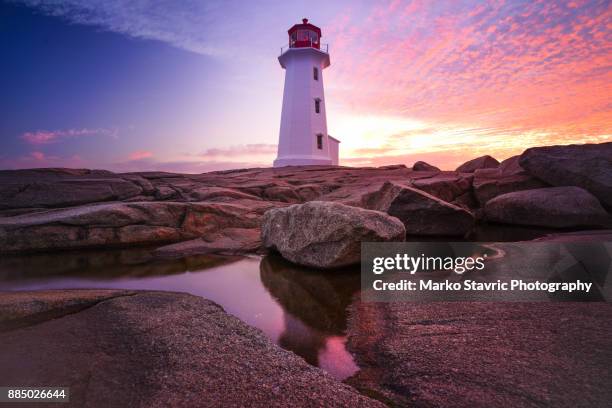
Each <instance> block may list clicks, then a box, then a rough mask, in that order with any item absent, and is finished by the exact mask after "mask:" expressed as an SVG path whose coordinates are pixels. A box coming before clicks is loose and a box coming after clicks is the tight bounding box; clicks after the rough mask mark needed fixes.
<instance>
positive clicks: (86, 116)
mask: <svg viewBox="0 0 612 408" xmlns="http://www.w3.org/2000/svg"><path fill="white" fill-rule="evenodd" d="M304 17H307V18H309V19H310V22H311V23H313V24H315V25H317V26H319V27H321V29H322V32H323V37H322V42H323V43H328V44H329V53H330V58H331V66H330V67H329V68H327V69H326V70H325V71H324V72H323V76H324V80H325V99H326V107H327V115H328V117H327V121H328V130H329V134H330V135H333V136H334V137H336V138H338V139H340V140H341V141H342V143H341V147H340V164H342V165H348V166H382V165H389V164H399V163H403V164H406V165H408V166H410V165H412V163H414V162H415V161H417V160H425V161H427V162H429V163H432V164H434V165H437V166H439V167H441V168H443V169H454V168H455V167H456V166H457V165H459V164H461V163H462V162H464V161H466V160H468V159H471V158H473V157H476V156H478V155H482V154H491V155H493V156H494V157H496V158H497V159H499V160H502V159H505V158H507V157H510V156H512V155H515V154H520V153H521V152H522V151H523V150H524V149H525V148H527V147H531V146H538V145H551V144H569V143H598V142H604V141H611V140H612V3H610V2H609V0H593V1H553V0H545V1H541V0H529V1H520V0H513V1H509V0H506V1H489V2H484V1H460V0H448V1H445V0H440V1H424V0H423V1H421V0H412V1H397V0H392V1H370V0H368V1H360V0H350V1H333V2H331V1H316V0H309V1H287V0H286V1H268V0H261V1H248V2H247V1H231V0H226V1H215V0H199V1H196V0H161V1H147V0H105V1H103V2H101V1H97V0H45V1H42V0H19V1H2V0H0V51H1V52H2V58H0V68H1V69H0V90H1V92H0V169H14V168H30V167H78V168H98V169H101V168H104V169H109V170H113V171H119V172H123V171H145V170H163V171H176V172H189V173H199V172H204V171H212V170H222V169H231V168H243V167H261V166H266V167H267V166H270V165H271V163H272V160H273V159H274V158H275V155H276V143H277V142H278V131H279V125H280V111H281V105H282V89H283V81H284V71H283V70H282V68H281V67H280V65H279V63H278V59H277V58H278V55H279V53H280V47H281V46H282V45H284V44H286V43H287V29H288V28H289V27H291V26H292V25H293V24H295V23H299V22H300V21H301V19H302V18H304Z"/></svg>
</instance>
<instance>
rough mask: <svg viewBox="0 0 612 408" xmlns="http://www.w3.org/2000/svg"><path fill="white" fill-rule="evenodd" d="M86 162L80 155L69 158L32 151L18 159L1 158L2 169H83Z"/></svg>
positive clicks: (0, 166) (0, 165)
mask: <svg viewBox="0 0 612 408" xmlns="http://www.w3.org/2000/svg"><path fill="white" fill-rule="evenodd" d="M83 166H84V161H83V160H82V159H81V157H80V156H79V155H72V156H68V157H61V156H54V155H48V154H46V153H44V152H41V151H32V152H30V153H28V154H26V155H23V156H18V157H6V156H5V157H0V168H1V169H30V168H41V167H72V168H75V167H83Z"/></svg>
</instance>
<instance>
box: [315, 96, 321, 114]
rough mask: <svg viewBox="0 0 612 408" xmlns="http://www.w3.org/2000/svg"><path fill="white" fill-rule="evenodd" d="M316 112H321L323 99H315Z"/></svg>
mask: <svg viewBox="0 0 612 408" xmlns="http://www.w3.org/2000/svg"><path fill="white" fill-rule="evenodd" d="M315 112H316V113H321V100H320V99H315Z"/></svg>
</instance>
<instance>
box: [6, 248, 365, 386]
mask: <svg viewBox="0 0 612 408" xmlns="http://www.w3.org/2000/svg"><path fill="white" fill-rule="evenodd" d="M359 287H360V280H359V270H358V269H354V270H345V271H333V272H318V271H313V270H310V269H303V268H299V267H296V266H294V265H292V264H289V263H287V262H285V261H284V260H282V259H281V258H280V257H278V256H276V255H270V256H266V257H263V258H262V257H258V256H252V257H220V256H192V257H187V258H183V259H176V260H153V259H152V258H151V256H150V252H149V251H148V250H146V249H134V250H114V251H80V252H62V253H55V254H36V255H27V256H10V257H2V259H0V291H22V290H45V289H74V288H109V289H111V288H113V289H115V288H120V289H137V290H161V291H175V292H187V293H191V294H193V295H197V296H202V297H204V298H207V299H210V300H212V301H214V302H216V303H218V304H220V305H221V306H223V308H224V309H225V310H226V311H227V312H228V313H231V314H233V315H234V316H237V317H238V318H240V319H241V320H243V321H244V322H246V323H248V324H250V325H252V326H254V327H257V328H259V329H261V330H262V331H263V332H264V333H265V334H266V335H267V336H268V337H269V338H270V339H271V340H272V341H274V342H275V343H276V344H278V345H280V346H281V347H283V348H285V349H287V350H291V351H293V352H294V353H296V354H298V355H300V356H301V357H302V358H304V359H305V360H306V361H307V362H308V363H310V364H312V365H315V366H318V367H321V368H322V369H324V370H326V371H327V372H329V373H330V374H331V375H333V376H334V377H336V378H338V379H345V378H347V377H349V376H351V375H352V374H354V373H355V372H356V371H357V370H358V369H359V368H358V367H357V365H356V364H355V362H354V360H353V357H352V355H351V354H350V353H349V352H348V351H347V350H346V347H345V343H346V322H347V311H346V310H347V307H348V305H349V304H350V303H351V301H352V299H353V296H357V295H358V291H359Z"/></svg>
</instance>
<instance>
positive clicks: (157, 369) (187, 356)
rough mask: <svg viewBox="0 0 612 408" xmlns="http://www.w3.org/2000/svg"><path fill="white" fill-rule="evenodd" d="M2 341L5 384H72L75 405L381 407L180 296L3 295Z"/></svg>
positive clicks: (215, 309)
mask: <svg viewBox="0 0 612 408" xmlns="http://www.w3.org/2000/svg"><path fill="white" fill-rule="evenodd" d="M0 344H2V348H1V349H0V367H2V370H0V383H2V384H19V385H20V386H23V387H39V386H40V385H41V384H59V385H64V386H70V403H69V404H67V405H69V406H75V407H124V406H130V407H150V408H155V407H194V408H197V407H243V406H245V405H248V406H252V407H287V406H309V405H313V403H316V404H320V405H326V406H337V407H341V406H351V407H353V406H355V407H383V406H384V405H383V404H382V403H380V402H378V401H375V400H372V399H370V398H367V397H364V396H362V395H360V394H359V393H358V392H357V391H355V390H354V389H353V388H351V387H349V386H348V385H346V384H343V383H341V382H340V381H337V380H335V379H333V378H332V377H331V376H329V375H328V374H326V373H325V372H323V371H322V370H321V369H319V368H316V367H313V366H310V365H308V364H307V363H306V362H305V361H304V360H303V359H302V358H301V357H299V356H297V355H295V354H294V353H292V352H290V351H286V350H283V349H281V348H280V347H278V346H276V345H274V344H273V343H272V342H271V341H270V340H269V339H268V338H267V337H266V336H265V335H264V334H263V333H262V332H261V331H259V330H257V329H254V328H252V327H249V326H248V325H246V324H245V323H243V322H241V321H240V320H239V319H237V318H236V317H234V316H231V315H229V314H228V313H226V312H225V311H224V310H223V309H222V308H221V307H220V306H219V305H217V304H215V303H213V302H211V301H210V300H206V299H203V298H201V297H198V296H192V295H188V294H182V293H172V292H135V291H118V290H94V291H87V290H71V291H46V292H21V293H10V294H3V296H1V297H0ZM25 405H27V404H25ZM60 405H62V404H60ZM30 406H32V405H31V404H30Z"/></svg>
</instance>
